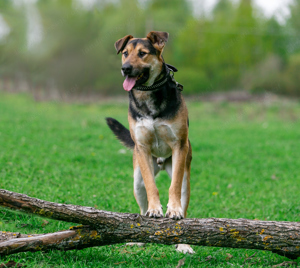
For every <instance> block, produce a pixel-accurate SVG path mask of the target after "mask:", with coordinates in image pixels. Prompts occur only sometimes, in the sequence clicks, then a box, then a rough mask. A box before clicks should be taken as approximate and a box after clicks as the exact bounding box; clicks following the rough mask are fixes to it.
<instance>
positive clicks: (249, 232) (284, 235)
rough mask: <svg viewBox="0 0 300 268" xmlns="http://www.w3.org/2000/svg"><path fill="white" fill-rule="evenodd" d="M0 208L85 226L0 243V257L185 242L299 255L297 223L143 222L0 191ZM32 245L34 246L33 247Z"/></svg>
mask: <svg viewBox="0 0 300 268" xmlns="http://www.w3.org/2000/svg"><path fill="white" fill-rule="evenodd" d="M0 205H1V206H4V207H9V208H12V209H17V210H20V211H24V212H28V213H33V214H36V215H40V216H43V217H47V218H52V219H56V220H63V221H68V222H73V223H80V224H84V225H88V226H82V227H75V228H72V229H71V230H67V231H61V232H57V233H52V234H45V235H37V236H33V237H23V238H14V237H13V236H10V238H9V239H7V241H4V242H1V241H0V255H8V254H12V253H16V252H21V251H38V250H43V251H47V250H49V249H59V250H69V249H81V248H86V247H94V246H103V245H111V244H117V243H125V242H144V243H158V244H166V245H171V244H191V245H198V246H212V247H229V248H247V249H259V250H267V251H271V252H274V253H277V254H279V255H283V256H286V257H288V258H290V259H296V258H298V257H299V256H300V223H297V222H276V221H258V220H247V219H235V220H233V219H218V218H209V219H182V220H178V221H175V220H172V219H168V218H159V219H154V218H149V217H146V216H141V215H139V214H130V213H117V212H108V211H103V210H97V209H95V208H91V207H84V206H76V205H68V204H58V203H53V202H48V201H44V200H40V199H36V198H31V197H28V196H26V195H24V194H18V193H14V192H10V191H6V190H0ZM35 243H36V244H35Z"/></svg>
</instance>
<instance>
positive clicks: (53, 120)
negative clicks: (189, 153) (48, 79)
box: [0, 93, 300, 267]
mask: <svg viewBox="0 0 300 268" xmlns="http://www.w3.org/2000/svg"><path fill="white" fill-rule="evenodd" d="M124 99H126V97H125V96H124ZM127 106H128V104H127V102H126V101H124V103H117V104H113V103H102V104H93V105H79V104H61V103H49V102H47V103H35V102H34V101H32V100H31V99H30V98H29V97H28V96H26V95H8V94H5V93H0V188H3V189H7V190H11V191H15V192H19V193H24V194H27V195H29V196H32V197H37V198H40V199H45V200H48V201H53V202H60V203H72V204H77V205H84V206H93V207H96V208H99V209H103V210H109V211H117V212H132V213H136V212H138V211H139V209H138V206H137V204H136V202H135V199H134V196H133V189H132V188H133V187H132V186H133V179H132V173H133V171H132V162H131V157H132V153H131V151H128V150H124V148H123V147H122V145H121V144H120V143H119V142H118V141H117V140H116V139H115V138H114V136H113V134H112V133H111V132H110V130H109V129H108V127H107V126H106V125H105V120H104V118H105V117H106V116H111V117H114V118H117V119H118V120H119V121H120V122H122V123H124V124H125V125H128V124H127ZM188 108H189V114H190V140H191V143H192V147H193V162H192V175H191V202H190V207H189V210H188V215H189V217H193V218H206V217H223V218H247V219H260V220H276V221H299V220H300V204H299V199H300V198H299V192H300V191H299V190H300V183H299V179H300V175H299V167H300V144H299V142H300V104H299V103H294V102H285V103H273V104H268V105H267V104H262V103H260V104H259V103H246V104H229V103H196V102H189V103H188ZM169 183H170V182H169V178H168V177H167V175H166V174H165V173H161V175H159V176H158V178H157V185H158V188H159V191H160V196H161V202H162V204H163V206H164V207H165V206H166V204H167V201H168V200H167V197H168V186H169ZM48 222H49V223H48V224H47V222H45V220H44V219H43V218H39V217H35V216H31V215H25V214H21V213H17V212H13V211H9V210H7V209H3V208H0V230H3V231H18V232H22V233H46V232H54V231H58V230H62V229H67V228H69V227H70V226H71V225H72V224H71V223H65V222H59V221H53V220H48ZM193 248H194V249H195V251H196V254H194V255H188V256H185V255H183V254H179V253H177V252H175V249H174V247H173V246H163V245H152V244H151V245H150V244H148V245H146V246H145V247H144V248H137V247H127V246H125V245H115V246H106V247H98V248H89V249H85V250H81V251H75V250H73V251H68V252H59V251H52V252H49V253H41V252H37V253H20V254H15V255H11V256H8V257H2V258H1V259H0V260H1V261H0V264H1V263H3V262H7V261H8V260H15V261H17V262H20V263H22V264H24V265H26V267H145V266H146V267H151V266H152V267H156V266H159V267H176V265H177V264H178V261H179V260H180V259H182V258H184V257H185V258H186V259H185V265H184V266H183V267H240V266H239V265H244V264H245V265H244V267H248V266H251V267H252V266H253V267H270V266H272V265H275V264H278V263H281V262H283V261H286V260H288V259H286V258H284V257H281V256H278V255H276V254H272V253H270V252H263V251H258V252H257V254H256V255H255V257H254V258H252V259H251V260H249V261H247V260H246V258H247V257H249V256H250V255H252V254H254V253H255V252H256V251H255V250H237V249H226V248H208V247H196V246H194V247H193ZM228 253H229V254H231V255H232V256H233V257H232V258H230V259H229V257H228V255H227V254H228ZM208 256H211V258H210V260H206V258H207V257H208ZM297 262H298V265H300V260H297Z"/></svg>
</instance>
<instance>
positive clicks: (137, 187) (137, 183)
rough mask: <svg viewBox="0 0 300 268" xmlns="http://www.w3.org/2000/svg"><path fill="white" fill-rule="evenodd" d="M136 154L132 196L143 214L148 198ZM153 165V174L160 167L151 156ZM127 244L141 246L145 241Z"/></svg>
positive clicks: (128, 244) (146, 208) (155, 173)
mask: <svg viewBox="0 0 300 268" xmlns="http://www.w3.org/2000/svg"><path fill="white" fill-rule="evenodd" d="M135 157H136V156H135V155H134V156H133V167H134V173H133V179H134V183H133V192H134V197H135V199H136V202H137V203H138V205H139V207H140V214H141V215H145V214H146V212H147V210H148V200H147V192H146V188H145V183H144V180H143V177H142V173H141V170H140V167H139V166H138V163H137V161H136V158H135ZM153 167H154V175H157V173H158V172H159V170H160V168H159V166H158V165H157V160H156V158H154V157H153ZM126 245H127V246H138V247H142V246H144V245H145V243H134V242H133V243H127V244H126Z"/></svg>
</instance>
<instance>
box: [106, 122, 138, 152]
mask: <svg viewBox="0 0 300 268" xmlns="http://www.w3.org/2000/svg"><path fill="white" fill-rule="evenodd" d="M106 123H107V125H108V126H109V128H110V129H111V130H112V132H113V133H114V134H115V136H116V137H117V139H118V140H119V141H120V142H122V143H123V144H124V145H125V146H126V147H127V148H129V149H133V148H134V141H133V140H132V138H131V135H130V132H129V130H128V129H127V128H126V127H124V126H123V125H122V124H121V123H120V122H118V121H117V120H116V119H113V118H111V117H107V118H106Z"/></svg>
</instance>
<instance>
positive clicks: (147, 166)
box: [134, 145, 163, 218]
mask: <svg viewBox="0 0 300 268" xmlns="http://www.w3.org/2000/svg"><path fill="white" fill-rule="evenodd" d="M134 151H135V152H134V153H135V155H136V156H137V162H138V165H139V169H140V172H141V174H142V177H143V180H144V184H145V188H146V192H147V199H148V210H147V212H146V216H149V217H154V218H159V217H163V211H162V206H161V204H160V200H159V193H158V189H157V187H156V184H155V180H154V167H153V159H152V155H151V150H150V148H149V147H146V146H141V145H136V146H135V148H134Z"/></svg>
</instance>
